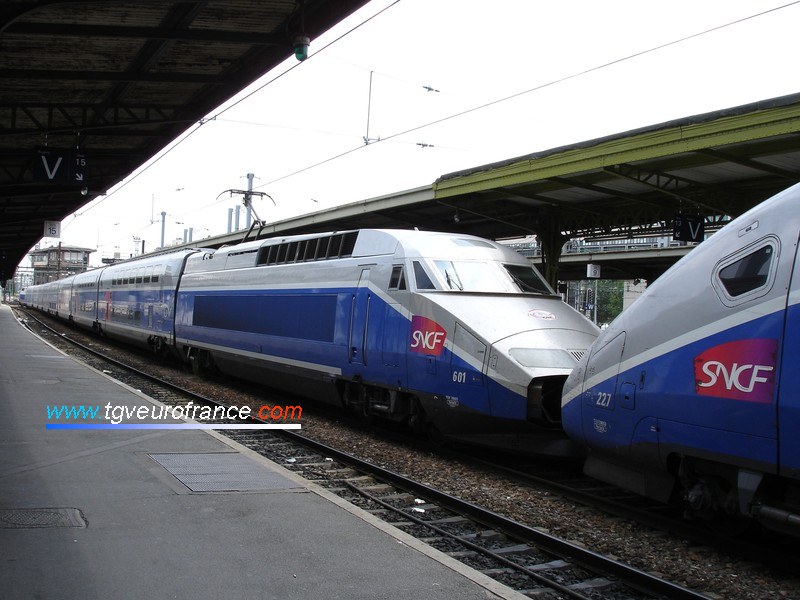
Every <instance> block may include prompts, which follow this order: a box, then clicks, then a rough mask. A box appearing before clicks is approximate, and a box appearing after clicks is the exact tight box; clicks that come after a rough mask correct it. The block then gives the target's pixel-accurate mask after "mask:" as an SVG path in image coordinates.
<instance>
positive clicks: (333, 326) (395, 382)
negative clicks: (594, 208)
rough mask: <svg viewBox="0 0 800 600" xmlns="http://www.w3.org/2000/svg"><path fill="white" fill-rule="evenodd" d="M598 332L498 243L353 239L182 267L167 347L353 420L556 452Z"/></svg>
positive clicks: (314, 240)
mask: <svg viewBox="0 0 800 600" xmlns="http://www.w3.org/2000/svg"><path fill="white" fill-rule="evenodd" d="M597 332H598V330H597V328H596V327H595V326H594V325H593V324H592V323H591V322H590V321H588V320H587V319H586V318H585V317H583V316H582V315H580V314H579V313H578V312H577V311H575V310H573V309H572V308H570V307H569V306H567V305H566V304H565V303H564V302H563V301H562V300H561V299H560V297H558V296H557V295H556V294H555V293H554V292H553V291H552V289H550V288H549V286H547V284H546V283H545V282H544V281H543V279H542V278H541V276H540V275H539V274H538V272H537V271H536V270H535V269H534V268H533V267H532V266H531V265H530V263H529V262H527V261H526V260H525V259H524V258H523V257H521V256H520V255H519V254H517V253H516V252H513V251H511V250H508V249H506V248H503V247H502V246H500V245H498V244H495V243H493V242H489V241H487V240H483V239H480V238H476V237H472V236H467V235H451V234H442V233H431V232H418V231H390V230H361V231H348V232H338V233H329V234H319V235H308V236H293V237H289V238H283V239H268V240H261V241H256V242H250V243H246V244H240V245H237V246H232V247H229V248H223V249H221V250H218V251H216V252H199V253H197V254H194V255H193V256H190V257H189V258H188V261H187V265H186V269H185V273H184V275H183V277H182V279H181V282H180V287H179V290H178V295H177V307H176V323H175V334H176V338H175V343H176V346H177V347H178V348H180V349H181V351H182V352H183V353H184V354H185V355H186V356H188V357H189V358H190V360H192V361H193V362H194V363H195V364H197V365H200V366H208V365H210V364H212V363H213V364H214V365H216V366H217V367H218V368H220V369H221V370H223V371H225V372H228V373H232V374H234V375H238V376H242V377H246V378H249V379H255V380H260V381H263V382H265V383H267V384H269V385H271V386H275V387H283V388H286V389H289V390H292V391H296V392H303V393H313V394H314V395H316V396H317V397H325V398H327V399H328V400H329V401H330V402H334V403H337V404H338V403H343V404H345V405H347V406H349V407H351V408H353V409H355V410H357V411H358V412H359V413H361V414H364V415H377V416H381V417H383V418H388V419H393V420H396V421H405V422H408V423H410V424H412V425H414V426H416V427H418V428H420V429H427V430H429V431H431V432H433V433H434V434H435V435H443V436H445V437H449V438H454V439H460V440H463V441H467V442H469V443H473V444H485V445H490V446H495V447H506V448H515V449H520V450H524V451H531V452H548V453H555V454H566V453H570V452H571V451H572V450H573V449H574V447H573V446H572V445H571V444H570V443H569V442H568V440H566V439H565V437H564V435H563V432H562V431H561V428H560V395H561V387H562V385H563V382H564V380H565V379H566V377H567V375H568V374H569V372H570V371H571V369H572V368H573V367H574V366H575V365H576V363H577V361H576V357H579V356H580V355H581V354H582V353H583V352H584V351H585V350H586V349H587V348H588V347H589V345H590V343H591V342H592V341H593V340H594V339H595V337H596V335H597Z"/></svg>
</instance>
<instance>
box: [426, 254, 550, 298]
mask: <svg viewBox="0 0 800 600" xmlns="http://www.w3.org/2000/svg"><path fill="white" fill-rule="evenodd" d="M434 264H435V265H436V269H437V270H438V274H439V276H440V277H441V279H442V281H443V282H444V284H445V286H444V289H446V290H454V291H457V292H500V293H520V292H522V293H535V294H550V293H552V292H551V291H550V290H549V289H548V288H547V285H546V284H545V283H544V282H543V281H542V279H541V277H539V276H538V274H537V273H536V271H534V270H533V269H532V268H530V267H526V266H523V265H502V267H503V268H501V267H500V265H499V264H497V263H488V262H476V261H457V260H436V261H434Z"/></svg>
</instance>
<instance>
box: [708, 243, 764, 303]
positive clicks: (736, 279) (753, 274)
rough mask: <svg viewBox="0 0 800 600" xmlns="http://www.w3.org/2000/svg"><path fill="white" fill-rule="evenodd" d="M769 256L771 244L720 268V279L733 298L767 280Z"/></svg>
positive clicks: (759, 285)
mask: <svg viewBox="0 0 800 600" xmlns="http://www.w3.org/2000/svg"><path fill="white" fill-rule="evenodd" d="M771 258H772V246H766V247H764V248H759V249H758V250H756V251H755V252H753V253H752V254H748V255H747V256H745V257H744V258H741V259H739V260H737V261H736V262H735V263H733V264H732V265H728V266H727V267H725V268H724V269H720V271H719V278H720V281H722V285H724V286H725V289H726V290H727V292H728V293H729V294H730V295H731V296H733V297H734V298H735V297H736V296H741V295H742V294H745V293H747V292H752V291H753V290H755V289H758V288H760V287H761V286H762V285H764V284H765V283H766V282H767V276H768V275H769V263H770V259H771Z"/></svg>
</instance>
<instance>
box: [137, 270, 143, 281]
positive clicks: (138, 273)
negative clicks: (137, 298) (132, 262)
mask: <svg viewBox="0 0 800 600" xmlns="http://www.w3.org/2000/svg"><path fill="white" fill-rule="evenodd" d="M143 277H144V268H141V269H139V270H138V271H137V272H136V283H142V278H143Z"/></svg>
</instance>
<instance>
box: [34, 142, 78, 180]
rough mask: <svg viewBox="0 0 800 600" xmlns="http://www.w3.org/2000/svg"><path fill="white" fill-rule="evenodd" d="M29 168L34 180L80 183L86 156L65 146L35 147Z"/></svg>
mask: <svg viewBox="0 0 800 600" xmlns="http://www.w3.org/2000/svg"><path fill="white" fill-rule="evenodd" d="M31 170H32V171H33V180H34V181H36V182H40V183H66V184H70V183H73V184H76V185H82V184H83V183H84V181H85V179H86V174H85V171H86V157H85V156H84V155H83V154H79V153H77V152H74V151H72V150H67V149H65V148H37V149H36V155H35V156H34V158H33V165H32V168H31Z"/></svg>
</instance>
